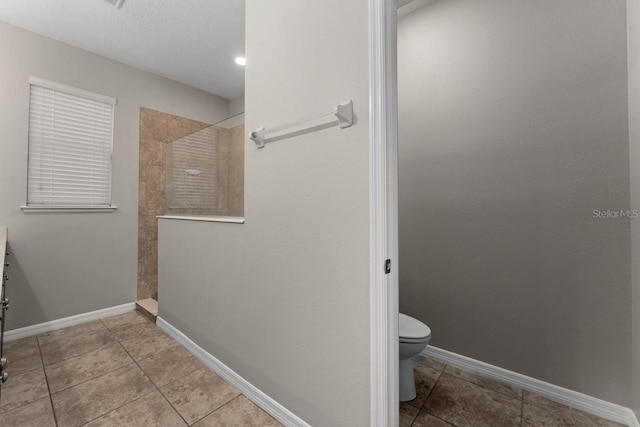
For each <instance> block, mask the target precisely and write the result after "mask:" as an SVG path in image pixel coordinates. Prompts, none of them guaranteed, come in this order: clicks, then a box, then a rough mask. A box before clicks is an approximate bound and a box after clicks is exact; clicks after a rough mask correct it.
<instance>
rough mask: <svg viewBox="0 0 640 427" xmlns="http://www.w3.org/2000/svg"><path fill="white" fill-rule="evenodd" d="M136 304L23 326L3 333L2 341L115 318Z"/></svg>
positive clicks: (130, 303) (132, 308) (130, 309)
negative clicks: (111, 317)
mask: <svg viewBox="0 0 640 427" xmlns="http://www.w3.org/2000/svg"><path fill="white" fill-rule="evenodd" d="M135 308H136V304H135V303H134V302H129V303H127V304H122V305H116V306H115V307H108V308H103V309H101V310H96V311H90V312H88V313H82V314H77V315H75V316H69V317H64V318H62V319H57V320H52V321H50V322H44V323H38V324H37V325H31V326H25V327H24V328H18V329H12V330H10V331H5V333H4V340H5V341H14V340H17V339H20V338H25V337H30V336H33V335H37V334H42V333H44V332H49V331H55V330H56V329H62V328H67V327H69V326H74V325H79V324H80V323H86V322H91V321H92V320H98V319H101V318H103V317H110V316H115V315H118V314H122V313H126V312H128V311H132V310H135Z"/></svg>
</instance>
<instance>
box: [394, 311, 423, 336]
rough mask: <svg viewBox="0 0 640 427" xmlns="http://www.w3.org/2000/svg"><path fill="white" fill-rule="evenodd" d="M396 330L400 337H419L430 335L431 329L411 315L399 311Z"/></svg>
mask: <svg viewBox="0 0 640 427" xmlns="http://www.w3.org/2000/svg"><path fill="white" fill-rule="evenodd" d="M399 315H400V316H399V317H398V331H399V335H400V338H410V339H420V338H427V337H428V336H430V335H431V329H430V328H429V327H428V326H427V325H425V324H424V323H422V322H421V321H419V320H418V319H414V318H413V317H411V316H407V315H406V314H402V313H399Z"/></svg>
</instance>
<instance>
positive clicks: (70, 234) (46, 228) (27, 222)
mask: <svg viewBox="0 0 640 427" xmlns="http://www.w3.org/2000/svg"><path fill="white" fill-rule="evenodd" d="M0 40H1V41H0V58H2V66H0V94H2V96H1V97H0V225H3V226H8V227H9V235H10V247H11V251H12V254H13V255H12V257H11V267H10V268H9V274H10V277H11V279H10V282H9V289H8V291H7V292H8V296H9V297H10V298H11V311H10V312H9V315H8V317H7V328H8V329H14V328H18V327H22V326H27V325H32V324H36V323H40V322H45V321H49V320H53V319H58V318H61V317H66V316H71V315H74V314H78V313H84V312H88V311H92V310H97V309H101V308H105V307H110V306H114V305H118V304H124V303H127V302H132V301H134V300H135V297H136V263H137V256H136V251H137V237H136V236H137V208H138V124H139V122H138V120H139V109H140V107H141V106H144V107H149V108H153V109H156V110H161V111H166V112H169V113H172V114H176V115H180V116H185V117H190V118H193V119H196V120H200V121H205V122H209V123H211V122H214V121H217V120H220V119H222V118H224V117H225V116H226V115H227V114H228V101H227V100H226V99H224V98H220V97H216V96H213V95H211V94H208V93H206V92H202V91H199V90H196V89H193V88H190V87H187V86H184V85H182V84H179V83H176V82H173V81H171V80H167V79H165V78H161V77H159V76H157V75H154V74H150V73H147V72H143V71H141V70H138V69H135V68H132V67H128V66H125V65H123V64H121V63H118V62H114V61H111V60H108V59H106V58H104V57H100V56H97V55H94V54H91V53H88V52H86V51H83V50H80V49H77V48H73V47H70V46H67V45H64V44H61V43H58V42H55V41H53V40H51V39H48V38H45V37H42V36H38V35H36V34H34V33H30V32H27V31H24V30H22V29H18V28H16V27H13V26H10V25H8V24H5V23H1V22H0ZM29 75H33V76H37V77H41V78H44V79H48V80H52V81H56V82H60V83H64V84H67V85H71V86H75V87H79V88H82V89H87V90H90V91H94V92H99V93H104V94H106V95H110V96H114V97H116V98H117V99H118V104H117V105H116V109H115V136H114V150H113V188H112V194H113V203H114V204H116V205H117V206H118V210H117V211H116V212H114V213H112V214H93V213H92V214H24V213H22V211H21V210H20V206H21V205H24V204H25V197H26V176H27V125H28V112H29V111H28V101H29V84H28V79H29Z"/></svg>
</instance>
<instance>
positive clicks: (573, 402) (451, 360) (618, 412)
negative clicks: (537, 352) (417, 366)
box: [421, 346, 640, 427]
mask: <svg viewBox="0 0 640 427" xmlns="http://www.w3.org/2000/svg"><path fill="white" fill-rule="evenodd" d="M421 354H422V355H423V356H427V357H430V358H432V359H435V360H438V361H440V362H443V363H446V364H448V365H452V366H455V367H457V368H461V369H464V370H466V371H469V372H474V373H476V374H479V375H482V376H485V377H488V378H491V379H494V380H497V381H501V382H503V383H507V384H511V385H514V386H516V387H520V388H523V389H525V390H529V391H531V392H534V393H536V394H539V395H541V396H544V397H546V398H548V399H550V400H553V401H555V402H558V403H562V404H564V405H567V406H570V407H572V408H575V409H579V410H581V411H585V412H588V413H590V414H593V415H597V416H599V417H601V418H605V419H608V420H611V421H615V422H617V423H622V424H625V425H627V426H629V427H640V424H639V423H638V419H637V418H636V416H635V414H634V412H633V411H632V410H631V409H629V408H625V407H624V406H620V405H616V404H614V403H610V402H607V401H604V400H601V399H597V398H595V397H591V396H587V395H586V394H582V393H578V392H577V391H573V390H569V389H566V388H562V387H558V386H556V385H553V384H549V383H546V382H544V381H540V380H536V379H535V378H531V377H527V376H526V375H522V374H518V373H516V372H512V371H508V370H506V369H503V368H499V367H497V366H493V365H489V364H488V363H484V362H480V361H478V360H475V359H471V358H470V357H466V356H461V355H459V354H456V353H452V352H450V351H447V350H442V349H440V348H437V347H432V346H428V347H427V348H426V349H424V350H423V351H422V353H421Z"/></svg>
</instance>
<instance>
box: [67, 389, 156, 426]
mask: <svg viewBox="0 0 640 427" xmlns="http://www.w3.org/2000/svg"><path fill="white" fill-rule="evenodd" d="M155 391H156V390H151V391H150V392H148V393H144V394H141V395H140V396H138V397H136V398H135V399H132V400H130V401H128V402H127V403H124V404H122V405H120V406H118V407H117V408H113V409H112V410H110V411H109V412H105V413H104V414H102V415H98V416H97V417H96V418H92V419H90V420H88V421H86V422H84V423H82V424H80V426H79V427H82V426H85V425H87V424H89V423H91V422H93V421H95V420H97V419H99V418H102V417H104V416H105V415H107V414H110V413H112V412H113V411H117V410H118V409H120V408H122V407H123V406H127V405H128V404H129V403H133V402H135V401H136V400H140V399H142V398H143V397H146V396H148V395H150V394H151V393H153V392H155Z"/></svg>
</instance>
